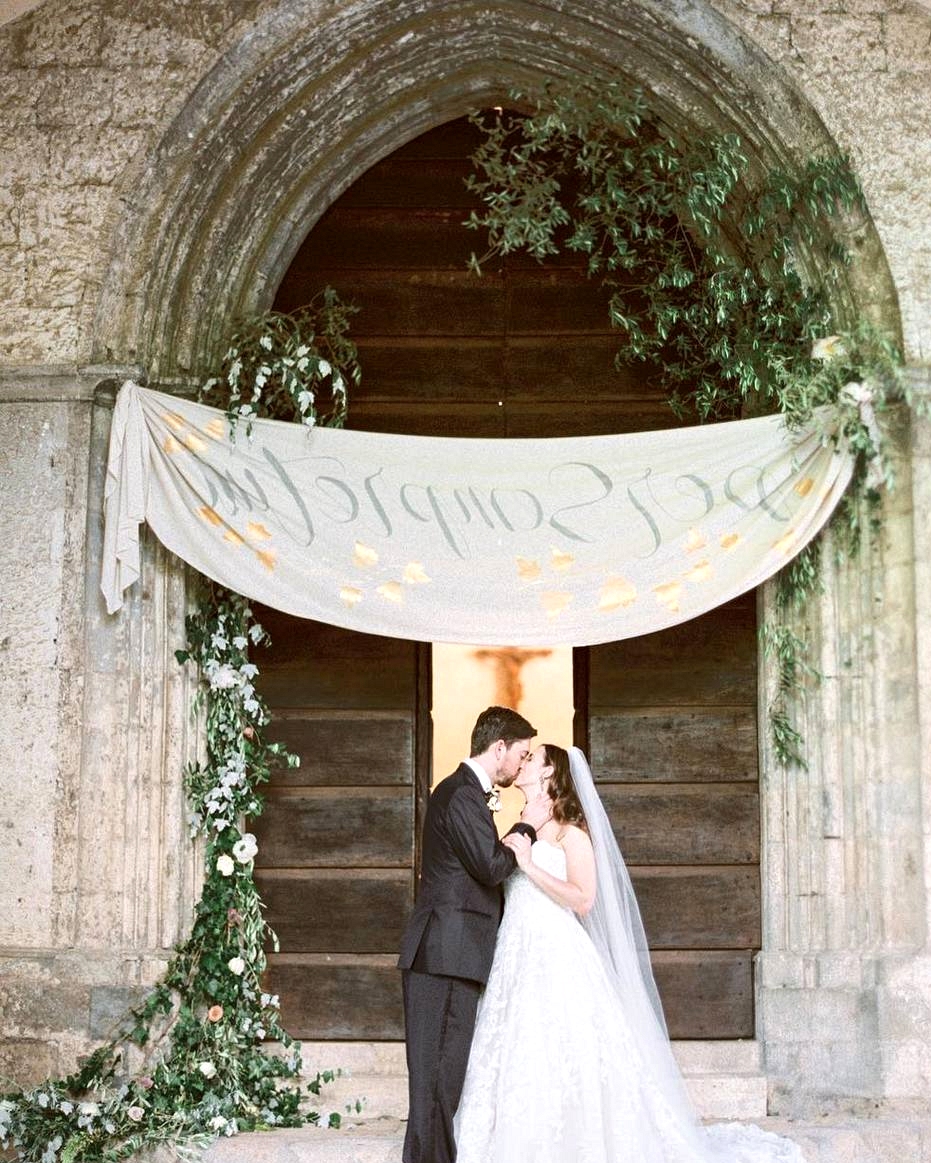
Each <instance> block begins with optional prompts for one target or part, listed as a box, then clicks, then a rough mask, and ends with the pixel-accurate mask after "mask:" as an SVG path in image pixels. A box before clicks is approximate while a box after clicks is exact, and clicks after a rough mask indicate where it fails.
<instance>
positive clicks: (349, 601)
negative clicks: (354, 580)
mask: <svg viewBox="0 0 931 1163" xmlns="http://www.w3.org/2000/svg"><path fill="white" fill-rule="evenodd" d="M362 597H363V594H362V591H361V590H358V589H356V587H355V586H343V588H342V589H341V590H340V591H339V600H340V601H341V602H342V603H343V605H344V606H349V608H350V609H352V607H353V606H358V604H359V603H360V602H361V601H362Z"/></svg>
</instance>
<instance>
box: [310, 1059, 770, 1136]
mask: <svg viewBox="0 0 931 1163" xmlns="http://www.w3.org/2000/svg"><path fill="white" fill-rule="evenodd" d="M673 1050H674V1052H675V1055H676V1058H677V1060H678V1062H679V1066H680V1068H681V1069H682V1072H683V1076H684V1078H685V1083H686V1086H687V1088H688V1091H689V1095H690V1097H691V1099H692V1102H693V1104H694V1106H695V1109H696V1111H697V1112H698V1114H699V1116H700V1117H701V1118H706V1119H757V1118H764V1117H765V1115H766V1077H765V1075H764V1074H763V1073H762V1071H761V1069H760V1051H759V1047H758V1045H757V1043H756V1042H752V1041H744V1042H675V1043H673ZM301 1056H302V1059H303V1063H304V1077H305V1079H308V1080H309V1079H311V1078H313V1077H314V1076H315V1075H316V1073H317V1071H318V1070H320V1071H323V1070H333V1069H337V1068H338V1069H340V1070H342V1072H343V1073H342V1075H341V1076H340V1077H339V1078H337V1079H336V1081H335V1082H332V1083H330V1084H329V1085H327V1086H325V1087H324V1089H323V1091H322V1093H321V1096H320V1103H319V1106H320V1108H321V1109H323V1110H324V1111H326V1112H329V1111H338V1112H339V1113H340V1114H346V1113H351V1114H353V1115H355V1114H356V1113H357V1106H358V1104H361V1106H362V1112H361V1114H362V1117H363V1118H365V1119H378V1118H382V1117H389V1118H395V1119H403V1118H406V1117H407V1065H406V1061H405V1055H404V1044H403V1042H304V1043H303V1044H302V1047H301Z"/></svg>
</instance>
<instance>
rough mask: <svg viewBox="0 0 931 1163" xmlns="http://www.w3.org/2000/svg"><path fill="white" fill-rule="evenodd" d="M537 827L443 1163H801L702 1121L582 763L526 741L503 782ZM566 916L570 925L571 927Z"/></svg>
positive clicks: (525, 845)
mask: <svg viewBox="0 0 931 1163" xmlns="http://www.w3.org/2000/svg"><path fill="white" fill-rule="evenodd" d="M515 782H516V785H517V786H518V787H520V788H521V789H522V790H523V791H524V794H525V795H526V796H527V798H528V801H530V800H533V799H536V798H537V797H538V796H540V795H548V796H549V799H550V801H551V811H550V818H549V819H548V820H547V821H546V823H545V824H544V825H543V826H542V827H540V828H538V829H537V840H536V842H535V843H534V844H533V845H531V844H530V841H529V839H528V838H527V837H526V836H520V835H514V836H508V837H506V838H505V840H504V843H505V844H508V845H509V846H510V847H512V848H513V849H514V853H515V855H516V857H517V863H518V871H517V872H515V873H514V874H513V875H512V876H511V877H510V878H509V879H508V880H507V881H506V882H505V910H504V919H503V921H502V923H501V927H500V929H499V931H498V941H497V945H496V948H495V958H494V964H493V966H492V969H491V975H490V977H489V979H488V984H487V987H486V989H485V993H484V995H483V997H482V1000H481V1002H480V1003H479V1014H478V1020H477V1023H476V1026H475V1036H474V1038H473V1040H472V1049H471V1053H470V1057H469V1065H468V1070H467V1072H466V1080H465V1086H464V1089H463V1093H462V1100H461V1102H460V1104H459V1110H458V1112H457V1115H456V1123H455V1126H456V1148H457V1163H513V1160H514V1159H518V1158H525V1159H532V1160H533V1161H534V1163H622V1161H623V1160H630V1161H632V1163H633V1161H634V1160H636V1163H725V1161H726V1163H804V1159H803V1156H802V1153H801V1151H800V1149H799V1148H798V1146H797V1145H796V1144H794V1143H792V1142H790V1141H789V1140H787V1139H783V1138H780V1137H778V1136H776V1135H773V1134H770V1133H769V1132H766V1131H762V1130H760V1128H759V1127H755V1126H752V1125H751V1126H745V1125H742V1124H736V1123H725V1124H718V1125H716V1126H711V1127H703V1126H702V1125H701V1123H700V1122H699V1121H698V1118H697V1116H696V1115H695V1113H694V1111H693V1109H692V1106H691V1103H690V1101H689V1098H688V1095H687V1094H686V1090H685V1084H684V1082H683V1080H682V1076H681V1074H680V1073H679V1069H678V1066H677V1064H676V1061H675V1058H674V1057H673V1054H672V1049H671V1047H670V1044H669V1039H668V1037H667V1034H666V1026H665V1021H664V1019H663V1012H662V1007H661V1005H660V1001H659V996H658V994H657V992H656V986H655V983H654V981H653V974H652V971H651V969H650V960H649V952H648V950H647V943H646V938H645V935H644V932H643V926H642V924H641V921H640V913H639V910H638V908H637V903H636V899H635V897H634V893H633V888H632V886H631V883H630V877H629V875H628V873H627V868H626V866H625V864H624V860H623V857H622V856H621V853H620V849H619V848H618V846H617V842H616V840H615V839H614V833H613V831H612V829H611V824H610V822H609V820H608V817H607V815H606V813H605V810H604V807H603V805H602V803H601V800H600V798H599V796H598V793H597V791H596V790H595V785H594V781H593V780H592V774H591V771H590V770H589V767H588V763H587V762H586V760H585V756H584V755H583V754H582V752H581V751H579V750H578V748H575V747H573V748H571V749H570V750H569V751H568V752H566V751H565V750H563V748H561V747H557V746H555V745H554V744H550V743H546V744H543V745H542V746H540V747H538V748H537V749H536V750H535V751H534V752H533V754H532V755H531V756H530V757H529V758H528V759H527V760H526V762H525V764H524V767H523V769H522V771H521V773H520V775H519V776H518V778H517V780H516V781H515ZM580 921H581V923H580Z"/></svg>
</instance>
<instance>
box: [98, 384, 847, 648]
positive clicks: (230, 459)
mask: <svg viewBox="0 0 931 1163" xmlns="http://www.w3.org/2000/svg"><path fill="white" fill-rule="evenodd" d="M836 428H837V418H836V416H835V414H834V413H833V411H831V410H822V411H821V412H820V413H819V414H818V416H816V418H815V422H814V423H813V425H812V427H811V428H810V429H808V430H806V431H800V432H790V431H788V430H787V429H786V427H785V425H784V422H783V420H782V418H781V417H779V416H769V417H764V418H762V419H754V420H740V421H735V422H732V423H726V424H714V425H707V426H704V427H695V428H679V429H671V430H668V431H661V432H646V433H637V434H634V435H625V436H596V437H571V438H565V439H563V438H560V439H546V440H474V439H464V438H446V437H438V438H434V437H423V436H393V435H384V434H380V433H368V432H353V431H341V430H337V429H326V428H317V429H308V428H306V427H303V426H301V425H297V424H285V423H280V422H278V421H272V420H258V421H254V422H253V425H252V433H251V436H249V435H247V433H246V426H245V423H244V422H243V423H240V425H239V426H238V428H237V431H236V433H235V437H233V438H231V437H230V429H229V423H228V421H227V419H226V417H225V415H224V414H223V413H222V412H220V411H218V410H216V409H213V408H207V407H205V406H203V405H201V404H195V403H191V402H189V401H187V400H181V399H178V398H177V397H174V396H169V395H164V394H162V393H159V392H154V391H150V390H148V389H145V388H141V387H139V386H138V385H136V384H133V383H127V384H125V385H124V386H123V387H122V389H121V390H120V393H119V396H118V398H117V401H116V408H115V411H114V415H113V427H112V432H111V437H110V456H109V463H108V467H107V486H106V527H105V536H104V560H103V569H102V588H103V592H104V595H105V597H106V602H107V609H108V610H109V611H110V612H111V613H112V612H114V611H116V610H118V609H119V608H120V605H121V604H122V600H123V592H124V591H125V590H126V588H127V587H128V586H130V585H132V583H133V582H134V581H135V580H136V579H137V578H138V576H139V568H140V567H139V524H140V523H141V522H142V521H147V522H148V524H149V525H150V527H151V528H152V530H153V531H154V533H155V535H156V536H157V537H158V538H159V540H160V541H161V542H162V543H163V544H164V545H165V546H167V548H168V549H170V550H172V551H173V552H174V553H176V554H177V555H178V556H179V557H181V558H183V559H184V560H185V561H187V562H189V563H190V564H191V565H193V566H194V567H195V568H196V569H198V570H200V572H201V573H204V574H206V575H207V576H208V577H211V578H213V579H214V580H215V581H218V582H221V583H222V584H223V585H225V586H227V587H229V588H230V589H232V590H235V591H237V592H238V593H241V594H245V595H246V596H248V597H249V598H252V599H255V600H258V601H261V602H264V603H265V604H267V605H269V606H273V607H276V608H277V609H280V610H284V611H287V612H288V613H291V614H297V615H299V616H301V617H305V618H313V619H316V620H318V621H321V622H328V623H332V624H334V625H337V626H345V627H348V628H350V629H353V630H361V631H365V632H368V633H372V634H385V635H389V636H392V637H399V638H412V639H420V640H423V641H443V642H467V643H477V644H478V643H482V644H488V645H499V644H513V645H537V644H547V645H553V644H558V643H566V644H573V645H587V644H594V643H597V642H606V641H611V640H614V639H620V638H629V637H633V636H634V635H638V634H647V633H650V632H651V631H654V630H662V629H664V628H665V627H668V626H671V625H674V624H675V623H678V622H682V621H685V620H686V619H689V618H694V617H696V616H697V615H698V614H702V613H704V612H705V611H706V610H709V609H711V608H712V607H714V606H717V605H720V604H721V603H723V602H726V601H728V599H730V598H733V597H735V596H736V595H737V594H740V593H743V592H744V591H745V590H749V589H752V588H753V587H754V586H757V585H759V584H760V583H761V582H762V581H764V580H765V579H766V578H768V577H770V576H771V575H772V574H774V573H775V572H776V571H777V570H778V569H780V568H781V567H782V566H784V565H785V564H786V562H787V561H789V560H790V559H791V558H792V557H793V556H794V555H795V554H796V553H798V551H799V550H800V549H802V547H803V546H804V545H805V544H806V543H807V542H808V541H809V540H810V539H811V538H812V537H813V536H814V535H815V534H816V533H817V532H818V530H819V529H820V528H821V526H822V525H823V524H824V523H825V521H826V520H827V518H828V517H829V515H830V513H831V511H832V510H833V508H834V506H835V505H836V503H837V501H838V500H839V499H840V497H841V495H842V493H843V491H844V489H845V487H846V485H847V483H848V481H849V479H850V475H851V472H852V465H853V462H852V457H851V455H850V454H849V453H848V452H847V450H846V449H845V447H844V446H843V444H842V443H841V442H838V441H835V440H834V439H832V436H833V434H834V432H835V430H836Z"/></svg>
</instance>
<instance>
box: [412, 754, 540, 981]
mask: <svg viewBox="0 0 931 1163" xmlns="http://www.w3.org/2000/svg"><path fill="white" fill-rule="evenodd" d="M524 827H525V828H526V825H525V826H524ZM528 830H529V829H528ZM515 864H516V860H515V857H514V853H513V852H512V851H511V850H510V848H507V847H505V846H504V845H503V844H502V843H501V841H500V840H499V839H498V833H497V831H496V830H495V825H494V822H493V821H492V816H491V812H490V811H489V809H488V805H487V803H486V802H485V793H484V792H483V791H482V788H481V785H480V784H479V781H478V778H477V776H476V775H475V772H474V771H472V769H471V768H470V767H469V766H468V765H467V764H465V763H462V764H460V765H459V767H458V768H457V770H456V771H455V772H454V773H453V774H452V775H451V776H449V777H448V778H447V779H444V780H443V781H442V783H440V784H439V785H438V786H437V788H436V789H435V790H434V792H433V793H432V795H431V796H430V801H429V804H428V806H427V819H426V822H425V824H424V833H423V871H422V874H421V879H420V890H419V892H418V894H417V903H416V904H415V905H414V911H413V913H412V914H411V918H410V920H409V921H408V924H407V928H406V930H405V932H404V937H403V938H402V940H401V956H400V957H399V959H398V966H399V968H401V969H411V968H414V969H416V970H417V971H418V972H420V973H433V974H440V975H442V976H448V977H465V978H469V979H470V980H472V981H480V982H485V981H487V980H488V972H489V970H490V969H491V961H492V957H493V956H494V952H495V939H496V937H497V932H498V924H499V922H500V920H501V910H502V893H501V884H502V881H504V880H505V879H506V878H507V877H508V875H509V874H510V873H511V872H513V870H514V867H515Z"/></svg>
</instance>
